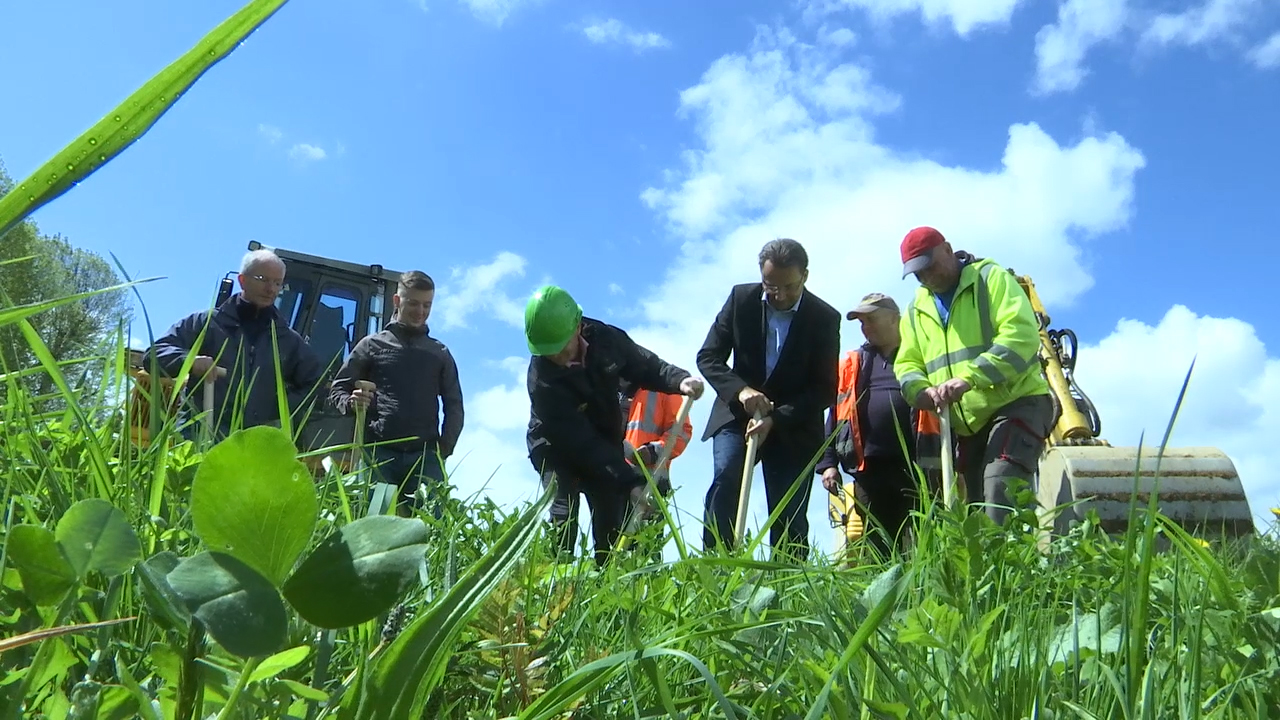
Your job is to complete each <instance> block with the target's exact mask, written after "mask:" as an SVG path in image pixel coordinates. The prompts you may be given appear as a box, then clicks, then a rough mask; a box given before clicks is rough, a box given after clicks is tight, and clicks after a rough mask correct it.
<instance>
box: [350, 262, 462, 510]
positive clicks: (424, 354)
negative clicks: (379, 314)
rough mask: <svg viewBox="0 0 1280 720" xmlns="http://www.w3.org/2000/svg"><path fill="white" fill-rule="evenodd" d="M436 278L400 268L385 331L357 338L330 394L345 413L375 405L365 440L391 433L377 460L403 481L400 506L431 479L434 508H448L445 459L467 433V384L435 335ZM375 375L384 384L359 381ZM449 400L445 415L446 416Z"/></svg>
mask: <svg viewBox="0 0 1280 720" xmlns="http://www.w3.org/2000/svg"><path fill="white" fill-rule="evenodd" d="M434 299H435V283H434V282H433V281H432V280H431V277H430V276H428V275H427V274H426V273H424V272H421V271H419V270H413V271H410V272H407V273H404V274H402V275H401V276H400V281H399V283H398V284H397V286H396V294H395V295H394V296H393V297H392V303H393V304H394V307H395V314H394V315H393V316H392V320H391V322H390V323H388V324H387V326H386V327H385V328H383V329H382V330H381V331H380V332H378V333H375V334H373V335H368V336H365V337H364V338H362V339H361V340H360V342H358V343H356V346H355V348H354V349H352V351H351V354H350V355H349V356H347V359H346V362H344V363H343V364H342V367H341V368H340V369H339V370H338V374H337V375H336V376H334V379H333V386H332V388H331V389H330V392H329V400H330V402H332V403H333V405H334V407H336V408H337V409H338V410H339V411H340V412H342V413H344V414H345V413H349V412H354V406H355V405H360V406H363V407H365V408H369V412H368V413H367V423H368V425H367V427H366V428H365V441H366V442H369V443H374V442H378V443H381V442H383V441H387V440H391V441H394V442H391V443H388V444H385V445H379V446H377V447H375V448H374V449H373V458H372V463H371V464H372V465H373V466H374V467H373V470H374V472H375V473H377V474H378V479H379V480H380V481H381V482H385V483H390V484H392V485H395V486H397V487H398V488H399V496H398V502H397V503H396V506H397V507H396V510H397V513H398V514H400V515H406V516H407V515H408V514H409V512H408V511H409V508H414V509H421V507H422V498H421V497H420V495H419V493H418V487H419V485H420V484H422V482H423V481H424V480H425V481H427V487H426V494H427V495H429V496H431V498H432V501H433V502H432V508H431V512H432V514H433V515H434V516H435V517H437V518H439V517H440V516H441V514H442V513H443V509H444V502H445V491H446V484H445V482H444V480H445V478H444V461H445V460H446V459H448V457H449V456H450V455H452V454H453V450H454V447H455V446H456V445H457V443H458V436H459V435H461V434H462V418H463V408H462V386H461V384H460V383H459V380H458V365H457V363H456V362H454V359H453V355H452V354H451V353H450V352H449V348H447V347H445V345H444V343H442V342H440V341H439V340H437V339H436V338H434V337H431V331H430V328H429V327H428V326H427V318H428V317H429V316H430V315H431V304H432V302H433V300H434ZM357 380H369V381H371V382H373V383H374V385H375V386H376V387H377V389H376V390H375V391H374V392H373V393H367V392H365V391H363V390H360V389H358V388H356V389H353V388H354V386H355V381H357ZM442 405H443V410H444V423H443V427H442V426H441V422H440V410H441V406H442Z"/></svg>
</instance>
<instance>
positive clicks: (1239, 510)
mask: <svg viewBox="0 0 1280 720" xmlns="http://www.w3.org/2000/svg"><path fill="white" fill-rule="evenodd" d="M1011 272H1012V271H1011ZM1015 276H1016V277H1017V279H1018V284H1019V285H1021V286H1022V289H1023V290H1025V291H1026V293H1027V296H1028V297H1029V298H1030V300H1031V306H1032V309H1033V310H1034V311H1035V313H1036V317H1037V318H1038V319H1039V321H1040V358H1041V361H1042V366H1043V367H1044V374H1045V378H1046V379H1047V380H1048V381H1049V387H1050V389H1051V390H1052V391H1053V395H1054V396H1055V398H1056V400H1057V405H1058V406H1059V408H1060V410H1061V414H1060V416H1059V418H1058V422H1057V423H1056V424H1055V425H1054V427H1053V430H1052V432H1051V433H1050V436H1049V442H1048V443H1047V444H1046V447H1045V451H1044V454H1043V455H1042V456H1041V459H1040V472H1039V477H1038V483H1037V484H1038V488H1037V498H1038V500H1039V503H1040V515H1041V518H1042V520H1043V521H1044V522H1045V523H1046V525H1047V529H1048V531H1049V532H1051V533H1052V534H1055V535H1057V534H1062V533H1065V532H1067V531H1068V530H1069V529H1070V526H1071V525H1072V524H1074V523H1075V522H1078V521H1079V520H1081V519H1083V518H1084V517H1085V516H1086V514H1087V513H1088V512H1089V510H1091V509H1092V510H1095V511H1097V513H1098V518H1099V520H1100V521H1101V523H1102V526H1103V528H1104V529H1105V530H1106V531H1107V532H1113V533H1122V532H1124V531H1125V526H1126V524H1127V523H1128V516H1129V502H1130V499H1131V498H1132V497H1133V496H1134V483H1135V480H1136V481H1137V483H1138V484H1137V497H1138V502H1139V504H1141V505H1142V506H1143V507H1145V506H1146V504H1147V501H1148V500H1149V498H1150V495H1151V492H1152V491H1153V490H1154V491H1156V492H1157V501H1156V507H1157V509H1158V511H1159V512H1160V513H1161V514H1163V515H1164V516H1166V517H1168V518H1169V519H1170V520H1172V521H1174V522H1176V523H1178V524H1179V525H1182V526H1183V527H1184V528H1186V529H1187V530H1188V531H1189V532H1192V533H1193V534H1196V535H1201V536H1204V537H1214V536H1218V535H1220V534H1226V535H1228V536H1232V535H1251V534H1253V533H1254V532H1255V527H1254V523H1253V515H1252V513H1251V512H1250V510H1249V502H1248V500H1247V499H1246V497H1245V493H1244V486H1243V484H1242V483H1241V482H1240V476H1239V474H1238V473H1237V472H1236V469H1235V465H1234V464H1233V463H1232V462H1231V459H1230V458H1228V457H1227V455H1226V453H1224V452H1222V451H1221V450H1219V449H1217V448H1212V447H1187V448H1165V449H1164V452H1163V454H1161V453H1160V449H1159V448H1158V447H1143V448H1142V453H1141V456H1142V457H1141V461H1142V462H1141V466H1139V453H1138V448H1136V447H1112V446H1111V445H1110V444H1109V443H1108V442H1107V441H1106V440H1104V439H1102V438H1100V437H1098V428H1099V426H1100V424H1101V423H1100V421H1099V420H1097V419H1096V418H1097V415H1096V412H1094V413H1093V417H1094V418H1095V419H1094V422H1093V423H1092V424H1091V423H1090V421H1089V418H1088V417H1086V413H1085V412H1083V411H1082V407H1083V409H1086V410H1089V411H1092V408H1093V406H1092V403H1091V402H1089V400H1088V399H1087V398H1086V397H1085V396H1084V395H1083V393H1080V396H1081V398H1082V399H1081V400H1080V401H1077V399H1076V398H1075V397H1074V396H1073V395H1072V392H1071V391H1072V388H1073V387H1074V380H1072V379H1070V378H1069V376H1068V373H1069V368H1070V367H1072V366H1074V364H1075V355H1074V347H1073V348H1072V351H1071V352H1070V353H1068V352H1067V351H1065V350H1064V349H1063V347H1062V345H1061V342H1060V340H1061V338H1062V337H1063V336H1064V335H1068V334H1070V335H1071V336H1072V338H1073V339H1074V334H1071V333H1070V331H1052V333H1051V331H1050V330H1049V315H1048V313H1047V312H1046V311H1045V309H1044V305H1043V303H1041V302H1040V296H1039V294H1038V293H1037V292H1036V289H1035V284H1034V283H1033V282H1032V281H1031V279H1030V278H1029V277H1026V276H1024V275H1016V273H1015ZM1055 340H1057V341H1056V342H1055ZM1064 360H1065V361H1066V362H1067V363H1068V367H1067V368H1064V365H1063V362H1064ZM1076 390H1077V392H1078V391H1079V389H1078V388H1076ZM1158 456H1159V467H1158V468H1157V457H1158ZM1157 479H1158V480H1159V487H1158V488H1157V487H1156V485H1157V483H1156V480H1157ZM1080 500H1083V501H1084V502H1082V503H1080V504H1079V505H1076V506H1075V507H1074V508H1070V509H1066V510H1065V511H1062V512H1060V513H1055V512H1054V508H1056V507H1058V506H1060V505H1062V504H1064V503H1072V502H1075V501H1080Z"/></svg>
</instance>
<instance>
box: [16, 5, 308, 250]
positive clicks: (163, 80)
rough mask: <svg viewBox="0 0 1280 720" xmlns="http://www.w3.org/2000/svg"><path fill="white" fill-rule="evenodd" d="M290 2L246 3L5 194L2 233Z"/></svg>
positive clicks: (142, 127) (124, 143)
mask: <svg viewBox="0 0 1280 720" xmlns="http://www.w3.org/2000/svg"><path fill="white" fill-rule="evenodd" d="M285 2H287V0H252V1H251V2H249V3H248V4H246V5H245V6H244V7H242V8H241V9H240V10H239V11H238V12H237V13H236V14H235V15H232V16H231V17H230V18H227V19H226V20H224V21H223V22H222V23H221V24H220V25H218V26H217V27H216V28H214V29H213V30H211V31H209V33H208V34H206V35H205V36H204V37H203V38H201V39H200V42H198V43H196V45H195V46H194V47H192V48H191V49H190V50H188V51H187V52H186V53H185V54H183V55H182V57H179V58H178V59H177V60H175V61H173V62H172V63H170V64H169V66H168V67H166V68H165V69H163V70H161V71H160V72H159V73H157V74H156V75H155V76H154V77H152V78H151V79H150V80H149V81H147V83H146V84H145V85H143V86H142V87H140V88H138V89H137V90H135V91H134V93H133V94H132V95H130V96H129V97H127V98H125V100H124V102H122V103H120V104H119V105H117V106H116V107H115V109H114V110H112V111H111V112H109V113H107V114H106V115H104V116H102V119H101V120H99V121H98V122H97V123H96V124H95V125H94V126H93V127H91V128H89V129H88V130H86V131H85V132H83V133H81V135H80V137H78V138H76V139H75V140H73V141H72V142H71V144H69V145H67V146H66V147H65V148H63V149H62V150H61V151H60V152H59V153H58V154H57V155H54V156H53V158H51V159H50V160H48V161H47V162H45V164H44V165H42V166H40V168H39V169H37V170H36V171H35V172H34V173H32V174H31V175H30V176H28V177H27V179H26V180H23V181H22V182H20V183H18V184H17V185H16V186H15V187H14V188H13V189H12V190H10V191H9V192H8V193H7V194H6V195H4V196H3V197H0V237H4V235H5V233H7V232H9V230H10V229H12V228H13V226H14V225H17V224H18V223H20V222H22V221H23V220H24V219H26V217H27V216H28V215H30V214H31V213H33V212H35V211H36V210H38V209H39V208H41V207H43V206H44V205H45V204H47V203H49V202H50V201H52V200H53V199H54V198H57V197H58V196H59V195H62V194H63V193H65V192H66V191H68V190H70V189H71V187H72V186H73V185H75V184H76V183H78V182H80V181H81V180H83V179H85V178H86V177H88V176H89V175H91V174H92V173H93V172H95V171H96V170H98V168H101V167H102V166H103V165H105V164H107V163H108V162H110V161H111V160H112V159H113V158H115V156H117V155H119V154H120V153H121V152H123V151H124V149H125V148H127V147H129V146H130V145H132V144H133V143H134V141H136V140H137V139H138V138H140V137H142V135H143V133H145V132H147V130H150V129H151V126H152V125H154V124H155V123H156V121H157V120H159V119H160V116H162V115H164V114H165V113H166V112H168V110H169V108H170V107H172V106H173V104H174V103H176V102H177V101H178V98H179V97H181V96H182V94H183V93H184V92H186V91H187V90H188V89H189V88H190V87H191V86H192V85H194V84H195V82H196V80H199V79H200V76H201V75H204V73H205V72H206V71H208V70H209V68H211V67H213V66H214V65H215V64H217V63H218V61H220V60H222V59H223V58H225V57H226V56H227V55H229V54H231V51H232V50H235V49H236V48H237V47H239V46H240V44H241V43H242V42H244V39H245V38H247V37H248V36H249V35H250V34H251V33H252V32H253V31H254V30H256V29H257V28H258V26H260V25H262V23H264V22H266V21H267V19H268V18H270V17H271V16H272V15H273V14H275V12H276V11H277V10H279V9H280V8H281V7H282V6H283V5H284V4H285Z"/></svg>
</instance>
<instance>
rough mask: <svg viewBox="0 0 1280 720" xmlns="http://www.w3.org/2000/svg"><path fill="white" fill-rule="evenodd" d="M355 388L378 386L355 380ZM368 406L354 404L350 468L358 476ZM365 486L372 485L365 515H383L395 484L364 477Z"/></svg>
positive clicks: (361, 469)
mask: <svg viewBox="0 0 1280 720" xmlns="http://www.w3.org/2000/svg"><path fill="white" fill-rule="evenodd" d="M355 386H356V388H358V389H360V390H364V391H365V392H367V393H369V394H373V393H374V392H376V391H377V389H378V386H377V385H375V384H374V383H372V382H370V381H369V380H357V381H356V383H355ZM367 411H368V408H364V407H361V406H359V405H357V406H356V427H355V434H354V437H353V438H352V443H351V444H352V446H353V448H352V452H354V453H355V461H354V462H353V463H352V470H353V471H354V472H355V474H356V476H357V477H359V476H360V474H361V473H363V472H364V470H365V467H364V465H365V463H364V426H365V413H366V412H367ZM366 481H367V482H366V487H367V486H368V485H370V484H371V485H372V486H373V497H371V498H369V509H368V510H367V511H365V515H385V514H386V513H387V510H388V509H389V508H390V507H391V506H392V505H394V504H395V499H396V486H395V485H392V484H391V483H384V482H375V481H372V480H369V479H368V478H366Z"/></svg>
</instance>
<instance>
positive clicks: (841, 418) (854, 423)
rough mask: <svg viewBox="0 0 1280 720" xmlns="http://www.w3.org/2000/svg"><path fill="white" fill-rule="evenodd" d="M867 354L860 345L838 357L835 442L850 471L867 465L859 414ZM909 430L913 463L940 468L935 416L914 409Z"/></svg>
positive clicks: (867, 379)
mask: <svg viewBox="0 0 1280 720" xmlns="http://www.w3.org/2000/svg"><path fill="white" fill-rule="evenodd" d="M899 352H901V351H899ZM869 356H870V350H869V349H868V348H867V347H866V346H863V347H862V348H859V349H858V350H850V351H849V352H847V353H845V355H844V357H843V358H842V359H841V360H840V375H839V378H840V379H839V386H838V388H839V389H838V390H837V391H836V392H837V395H836V407H835V413H836V414H835V422H836V423H841V422H843V423H844V425H843V426H841V427H840V429H839V430H840V431H839V433H838V434H837V435H836V438H835V441H834V445H835V452H836V457H837V458H838V459H839V461H840V465H841V466H842V467H843V468H844V469H845V470H846V471H847V472H849V473H850V474H853V473H856V472H860V471H861V470H863V468H864V467H865V466H866V458H865V457H864V456H863V455H862V449H863V445H862V428H861V426H860V425H861V421H860V418H859V417H858V400H859V398H861V397H862V396H863V395H865V394H866V392H867V387H868V385H869V383H870V378H871V373H867V374H865V375H863V374H862V368H863V367H865V366H866V363H867V358H868V357H869ZM904 430H906V429H904ZM909 430H910V433H911V435H908V436H907V442H911V437H912V436H914V437H915V455H916V458H915V460H916V463H917V464H918V465H920V467H922V468H926V469H936V468H940V467H941V466H942V465H941V460H940V457H939V456H940V453H941V452H942V436H941V435H940V427H939V425H938V416H937V415H935V414H933V413H931V412H927V411H924V410H917V409H913V410H912V413H911V427H910V428H909Z"/></svg>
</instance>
